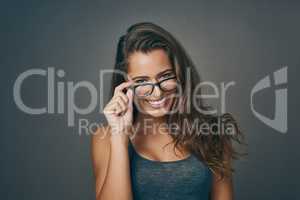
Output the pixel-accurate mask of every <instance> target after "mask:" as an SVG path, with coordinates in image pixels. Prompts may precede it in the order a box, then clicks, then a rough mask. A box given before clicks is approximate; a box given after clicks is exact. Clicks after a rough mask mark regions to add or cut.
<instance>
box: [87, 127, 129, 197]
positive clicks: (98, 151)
mask: <svg viewBox="0 0 300 200" xmlns="http://www.w3.org/2000/svg"><path fill="white" fill-rule="evenodd" d="M124 141H126V140H124V139H123V138H121V136H120V135H118V136H111V134H110V132H109V131H108V129H107V128H103V127H102V128H99V129H98V130H97V131H96V132H95V133H94V134H93V135H92V140H91V156H92V163H93V171H94V177H95V183H96V185H95V186H96V200H108V199H109V200H114V199H124V200H132V192H131V182H130V167H129V156H128V149H127V145H126V142H124Z"/></svg>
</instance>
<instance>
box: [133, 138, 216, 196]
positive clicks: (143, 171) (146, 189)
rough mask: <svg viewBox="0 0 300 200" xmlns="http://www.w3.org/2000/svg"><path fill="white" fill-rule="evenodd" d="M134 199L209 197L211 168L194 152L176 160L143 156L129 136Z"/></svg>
mask: <svg viewBox="0 0 300 200" xmlns="http://www.w3.org/2000/svg"><path fill="white" fill-rule="evenodd" d="M128 148H129V149H128V152H129V157H130V173H131V183H132V191H133V196H134V200H150V199H151V200H167V199H168V200H196V199H197V200H208V199H209V198H210V191H211V184H212V172H211V170H210V169H209V168H208V167H207V166H206V165H204V163H203V162H201V161H200V160H199V159H198V158H197V157H196V156H195V155H193V154H191V155H190V156H189V157H187V158H184V159H181V160H176V161H165V162H164V161H155V160H150V159H147V158H144V157H143V156H141V155H140V154H139V153H138V152H136V150H135V149H134V146H133V144H132V143H131V141H130V140H129V144H128Z"/></svg>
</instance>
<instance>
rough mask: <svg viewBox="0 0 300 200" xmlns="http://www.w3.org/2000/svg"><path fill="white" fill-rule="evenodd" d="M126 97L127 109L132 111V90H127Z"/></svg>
mask: <svg viewBox="0 0 300 200" xmlns="http://www.w3.org/2000/svg"><path fill="white" fill-rule="evenodd" d="M126 95H127V97H128V100H129V101H128V109H132V107H133V105H132V104H133V91H132V89H128V90H127V92H126Z"/></svg>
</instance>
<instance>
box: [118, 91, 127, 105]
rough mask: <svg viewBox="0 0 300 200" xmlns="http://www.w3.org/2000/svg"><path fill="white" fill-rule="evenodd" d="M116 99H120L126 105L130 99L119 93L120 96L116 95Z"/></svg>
mask: <svg viewBox="0 0 300 200" xmlns="http://www.w3.org/2000/svg"><path fill="white" fill-rule="evenodd" d="M115 98H116V99H118V98H120V99H121V100H122V101H123V102H124V103H125V104H127V103H128V97H127V96H126V95H125V94H124V93H123V92H119V93H118V94H116V96H115Z"/></svg>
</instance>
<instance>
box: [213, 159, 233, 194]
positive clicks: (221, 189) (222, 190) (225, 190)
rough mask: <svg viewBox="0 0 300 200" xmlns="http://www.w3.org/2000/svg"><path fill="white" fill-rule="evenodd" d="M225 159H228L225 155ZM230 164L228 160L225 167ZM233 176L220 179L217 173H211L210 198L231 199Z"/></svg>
mask: <svg viewBox="0 0 300 200" xmlns="http://www.w3.org/2000/svg"><path fill="white" fill-rule="evenodd" d="M226 160H227V161H230V159H229V157H228V156H227V157H226ZM230 166H231V162H228V165H227V167H230ZM233 193H234V192H233V176H232V173H231V176H230V177H224V179H222V180H220V179H219V176H218V175H215V174H213V182H212V191H211V200H233Z"/></svg>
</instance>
